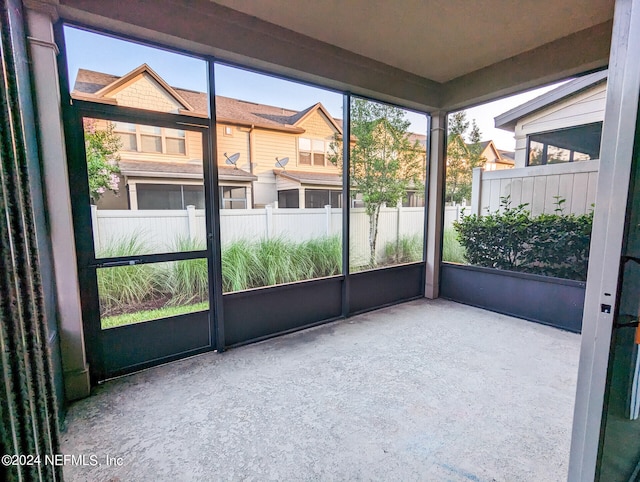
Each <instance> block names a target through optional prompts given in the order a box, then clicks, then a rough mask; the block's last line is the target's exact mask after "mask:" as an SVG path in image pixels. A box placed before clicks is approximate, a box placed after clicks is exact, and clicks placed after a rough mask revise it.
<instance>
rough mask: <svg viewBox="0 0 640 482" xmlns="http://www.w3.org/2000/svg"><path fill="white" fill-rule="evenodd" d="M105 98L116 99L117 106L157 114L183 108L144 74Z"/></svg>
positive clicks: (152, 79)
mask: <svg viewBox="0 0 640 482" xmlns="http://www.w3.org/2000/svg"><path fill="white" fill-rule="evenodd" d="M105 97H110V98H114V99H116V100H117V101H118V105H124V106H127V107H134V108H137V109H149V110H154V111H158V112H178V110H179V109H180V108H182V107H183V106H182V105H180V103H179V102H177V101H176V100H175V99H174V98H173V97H172V96H171V95H169V93H168V92H167V91H166V90H165V89H164V88H163V87H162V86H161V85H160V84H159V83H158V82H157V81H156V80H155V79H154V78H153V77H151V75H149V74H147V73H146V72H145V73H142V74H141V75H138V76H136V77H134V78H133V79H131V80H129V81H128V82H126V83H125V84H124V85H122V86H120V87H119V88H117V89H115V90H114V91H113V92H109V94H108V95H106V96H105Z"/></svg>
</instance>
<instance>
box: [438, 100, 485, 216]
mask: <svg viewBox="0 0 640 482" xmlns="http://www.w3.org/2000/svg"><path fill="white" fill-rule="evenodd" d="M469 127H471V130H470V131H469ZM467 131H469V132H468V133H467ZM465 137H466V139H465ZM485 162H486V159H485V158H484V157H482V144H480V129H479V128H478V126H477V124H476V121H475V119H473V121H472V122H471V125H470V124H469V121H468V120H467V114H466V112H464V111H461V112H456V113H455V114H452V115H451V116H449V132H448V136H447V174H446V190H445V201H447V202H455V203H461V202H462V200H463V199H471V187H472V180H473V169H474V168H475V167H483V166H484V163H485Z"/></svg>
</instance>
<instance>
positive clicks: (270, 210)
mask: <svg viewBox="0 0 640 482" xmlns="http://www.w3.org/2000/svg"><path fill="white" fill-rule="evenodd" d="M264 211H265V214H266V215H267V239H269V238H271V237H272V236H273V206H265V207H264Z"/></svg>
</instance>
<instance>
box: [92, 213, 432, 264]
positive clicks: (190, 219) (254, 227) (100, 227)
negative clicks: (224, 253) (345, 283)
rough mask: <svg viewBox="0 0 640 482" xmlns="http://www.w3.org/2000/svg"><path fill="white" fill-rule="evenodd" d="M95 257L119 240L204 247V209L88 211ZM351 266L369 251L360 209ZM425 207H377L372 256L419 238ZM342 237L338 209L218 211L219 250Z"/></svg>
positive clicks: (154, 247) (153, 246)
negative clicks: (261, 242)
mask: <svg viewBox="0 0 640 482" xmlns="http://www.w3.org/2000/svg"><path fill="white" fill-rule="evenodd" d="M92 218H93V226H94V241H95V249H96V253H100V252H103V250H104V249H106V248H107V247H109V246H112V245H114V244H116V243H117V242H118V241H119V240H122V239H126V238H130V237H131V236H135V237H136V238H137V239H138V240H139V241H140V242H141V243H144V245H145V246H147V247H148V248H149V249H150V250H151V251H152V252H154V253H159V252H170V251H175V250H176V243H177V240H178V239H180V238H183V239H184V238H191V239H195V240H197V241H198V242H200V243H202V245H203V246H204V245H205V241H206V225H205V217H204V210H199V209H195V208H193V206H189V207H188V208H187V209H186V210H139V211H126V210H97V209H95V207H92ZM350 223H351V234H350V237H351V240H350V241H351V243H350V244H351V262H352V264H353V265H357V264H364V263H366V261H367V260H368V253H369V217H368V216H367V214H366V212H365V210H364V208H354V209H352V210H351V221H350ZM423 230H424V208H421V207H418V208H409V207H401V208H382V210H381V212H380V218H379V221H378V239H377V246H376V253H377V255H378V257H379V258H381V257H382V256H383V255H384V248H385V245H386V244H387V243H390V242H394V243H395V242H396V241H397V240H398V239H400V238H402V237H405V236H414V235H418V236H422V233H423ZM341 233H342V209H337V208H336V209H332V208H331V207H330V206H325V207H324V208H320V209H284V208H282V209H274V208H272V207H270V206H268V207H266V208H265V209H229V210H222V211H220V236H221V239H222V246H223V247H224V246H225V245H228V244H230V243H232V242H234V241H237V240H249V241H257V240H260V239H265V238H276V237H282V238H286V239H289V240H292V241H305V240H309V239H314V238H320V237H324V236H334V235H335V236H339V235H340V234H341Z"/></svg>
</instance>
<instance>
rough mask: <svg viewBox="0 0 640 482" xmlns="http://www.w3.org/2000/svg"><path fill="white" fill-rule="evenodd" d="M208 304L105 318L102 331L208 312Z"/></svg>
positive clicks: (204, 302)
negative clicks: (203, 311)
mask: <svg viewBox="0 0 640 482" xmlns="http://www.w3.org/2000/svg"><path fill="white" fill-rule="evenodd" d="M208 309H209V303H208V302H206V301H203V302H202V303H195V304H193V305H183V306H165V307H163V308H157V309H155V310H143V311H136V312H135V313H125V314H122V315H116V316H107V317H105V318H102V320H101V325H102V329H105V328H114V327H116V326H123V325H131V324H133V323H141V322H143V321H149V320H156V319H158V318H167V317H169V316H176V315H182V314H184V313H193V312H194V311H202V310H208Z"/></svg>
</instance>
